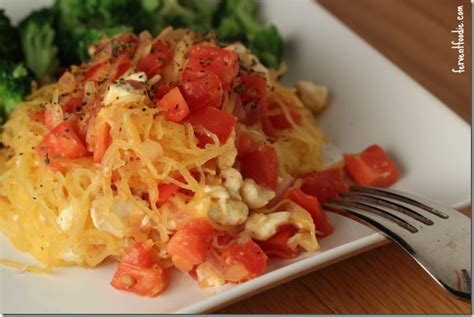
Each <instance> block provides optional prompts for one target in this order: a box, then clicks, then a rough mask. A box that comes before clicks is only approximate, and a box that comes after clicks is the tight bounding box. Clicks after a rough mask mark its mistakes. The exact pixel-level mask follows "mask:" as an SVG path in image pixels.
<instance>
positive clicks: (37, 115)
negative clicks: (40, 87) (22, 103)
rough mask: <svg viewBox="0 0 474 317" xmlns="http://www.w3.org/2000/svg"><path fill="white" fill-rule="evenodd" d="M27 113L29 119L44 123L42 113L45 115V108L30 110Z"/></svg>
mask: <svg viewBox="0 0 474 317" xmlns="http://www.w3.org/2000/svg"><path fill="white" fill-rule="evenodd" d="M28 115H29V117H30V119H31V120H33V121H36V122H43V123H44V115H45V110H44V109H42V110H36V111H35V110H30V112H28Z"/></svg>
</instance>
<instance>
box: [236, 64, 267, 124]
mask: <svg viewBox="0 0 474 317" xmlns="http://www.w3.org/2000/svg"><path fill="white" fill-rule="evenodd" d="M240 85H241V86H239V85H238V86H236V87H235V88H234V91H235V92H237V93H238V94H239V95H240V100H241V101H242V106H243V107H244V110H245V118H244V119H243V120H242V122H243V123H244V124H248V125H252V124H254V123H256V122H257V121H258V119H259V117H260V115H259V113H260V111H262V110H261V109H266V99H267V80H266V79H265V78H264V77H262V76H260V75H258V74H257V73H255V72H241V73H240Z"/></svg>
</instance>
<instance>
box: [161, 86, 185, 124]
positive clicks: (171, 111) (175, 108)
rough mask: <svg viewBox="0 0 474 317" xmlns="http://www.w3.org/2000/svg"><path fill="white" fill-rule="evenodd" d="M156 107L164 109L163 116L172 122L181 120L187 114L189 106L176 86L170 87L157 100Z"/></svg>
mask: <svg viewBox="0 0 474 317" xmlns="http://www.w3.org/2000/svg"><path fill="white" fill-rule="evenodd" d="M158 107H160V108H161V109H163V110H164V111H165V118H166V119H167V120H170V121H173V122H181V121H183V120H184V118H186V116H187V115H188V114H189V107H188V104H187V103H186V100H184V97H183V95H182V94H181V92H180V91H179V88H178V87H174V88H173V89H171V90H170V91H169V92H168V93H167V94H166V95H164V96H163V98H161V100H160V101H159V102H158Z"/></svg>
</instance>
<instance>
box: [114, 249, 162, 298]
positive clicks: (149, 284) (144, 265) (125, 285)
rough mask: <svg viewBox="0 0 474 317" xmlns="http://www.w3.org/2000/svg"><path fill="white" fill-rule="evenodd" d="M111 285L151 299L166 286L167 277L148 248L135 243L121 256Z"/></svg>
mask: <svg viewBox="0 0 474 317" xmlns="http://www.w3.org/2000/svg"><path fill="white" fill-rule="evenodd" d="M111 284H112V286H113V287H115V288H116V289H120V290H126V291H130V292H134V293H136V294H138V295H141V296H150V297H151V296H156V295H157V294H159V293H160V292H162V291H163V290H164V289H165V288H166V286H168V277H167V275H166V274H165V271H164V270H163V269H162V268H161V267H160V266H159V265H158V264H156V263H155V262H154V261H153V257H152V254H151V250H150V248H148V247H146V246H145V244H144V243H137V244H135V245H134V246H133V247H132V248H130V249H129V250H128V251H127V252H126V253H125V254H124V255H123V256H122V260H121V261H120V264H119V266H118V268H117V271H116V272H115V275H114V277H113V279H112V282H111Z"/></svg>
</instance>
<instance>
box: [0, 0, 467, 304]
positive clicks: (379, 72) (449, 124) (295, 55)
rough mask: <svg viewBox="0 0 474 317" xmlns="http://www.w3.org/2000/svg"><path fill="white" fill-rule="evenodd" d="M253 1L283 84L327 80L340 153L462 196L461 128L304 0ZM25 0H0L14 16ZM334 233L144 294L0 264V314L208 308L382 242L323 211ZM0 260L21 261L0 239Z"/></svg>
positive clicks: (417, 186) (417, 184) (462, 201)
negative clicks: (226, 272)
mask: <svg viewBox="0 0 474 317" xmlns="http://www.w3.org/2000/svg"><path fill="white" fill-rule="evenodd" d="M269 2H270V0H268V1H263V7H264V8H263V9H264V13H265V16H266V18H267V19H268V20H269V21H272V22H273V23H275V24H277V25H278V27H279V28H280V30H281V31H282V33H283V35H284V37H285V38H286V39H287V41H288V43H289V45H288V51H289V54H288V57H289V66H290V67H289V73H288V75H287V76H286V78H285V81H286V82H288V83H290V82H293V81H294V80H296V79H299V78H304V79H311V80H314V81H316V82H320V83H325V84H327V85H328V86H329V87H330V91H331V94H332V103H331V107H330V109H328V111H326V112H325V113H324V115H323V117H322V118H320V120H319V125H320V127H321V128H322V129H323V130H324V131H325V132H327V134H328V135H329V136H331V137H332V139H333V140H334V142H335V143H336V144H338V145H339V146H340V147H341V148H342V149H344V150H345V151H359V150H361V149H362V148H364V147H366V146H367V145H369V144H371V143H378V144H380V145H381V146H383V147H384V148H386V149H388V151H389V152H390V154H391V155H392V156H393V157H394V158H395V160H396V161H397V162H398V163H399V165H400V167H401V169H402V179H401V180H400V182H399V183H397V186H396V187H397V188H399V189H402V190H405V191H409V192H413V193H417V194H420V195H422V196H425V197H427V198H431V199H434V200H436V201H438V202H440V203H443V204H446V205H451V206H456V207H462V206H466V205H467V204H469V203H470V192H469V188H470V175H471V173H470V127H469V125H468V124H466V123H465V122H464V121H462V120H461V119H460V118H459V117H457V116H456V115H455V114H454V113H453V112H452V111H451V110H449V109H448V108H447V107H446V106H445V105H444V104H442V103H441V102H440V101H439V100H438V99H436V98H435V97H433V96H432V95H431V94H430V93H429V92H427V91H426V90H425V89H424V88H422V87H421V86H420V85H419V84H417V83H416V82H415V81H413V80H412V79H411V78H410V77H408V76H407V75H406V74H404V73H403V72H402V71H400V70H399V69H398V68H397V67H395V66H394V65H393V64H392V63H390V62H389V61H388V60H387V59H386V58H384V57H383V56H382V55H380V54H379V53H378V52H377V51H375V50H374V49H373V48H371V47H370V46H369V45H367V44H366V43H365V42H364V41H363V40H361V39H360V38H359V37H358V36H356V35H355V34H353V33H352V32H351V31H350V30H348V29H347V28H346V27H345V26H343V25H342V24H341V23H340V22H339V21H337V20H336V19H335V18H334V17H332V16H331V15H330V14H329V13H327V12H326V11H325V10H324V9H323V8H321V7H320V6H319V5H317V4H316V3H315V2H314V1H312V0H299V1H289V0H271V5H269ZM40 4H41V2H40V1H37V2H33V1H20V2H18V1H15V2H14V1H8V2H5V1H2V2H1V6H2V7H6V8H7V12H9V13H10V14H12V15H14V16H15V18H16V19H18V18H20V17H21V16H23V15H24V14H25V13H27V12H28V11H29V10H30V9H31V7H32V6H33V5H34V6H38V5H40ZM331 218H332V220H333V221H334V226H335V233H334V234H333V235H332V236H330V237H329V238H327V239H324V240H323V241H321V246H322V248H321V251H320V252H316V253H312V254H303V255H302V256H301V257H299V258H298V259H295V260H292V261H271V262H270V264H269V268H268V272H267V273H265V274H264V275H263V276H260V277H258V278H256V279H254V280H252V281H249V282H247V283H244V284H241V285H237V286H225V287H223V288H221V289H214V290H201V289H199V288H198V287H197V286H196V284H195V283H194V281H192V280H191V278H189V277H186V276H184V275H182V274H180V273H178V272H173V274H172V276H171V284H170V287H169V288H168V289H167V290H166V292H165V293H163V294H162V295H161V296H159V297H158V298H156V299H145V298H140V297H137V296H134V295H132V294H129V293H125V292H118V291H115V290H114V289H112V288H111V287H110V286H109V282H110V278H111V276H112V274H113V271H114V268H115V266H114V265H106V266H103V267H101V268H98V269H95V270H86V269H80V268H72V269H62V270H57V271H55V272H54V273H53V274H50V275H32V274H26V273H16V272H13V271H11V270H9V269H6V268H3V267H2V268H1V269H0V270H1V271H0V272H1V275H0V277H1V281H0V285H1V301H0V304H1V309H0V310H1V311H3V312H10V313H33V312H37V313H89V312H94V313H163V312H181V313H196V312H203V311H208V310H212V309H215V308H217V307H220V306H222V305H225V304H226V303H229V302H231V301H235V300H238V299H240V298H242V297H244V296H247V295H249V294H251V293H255V292H258V291H261V290H263V289H265V288H268V287H270V286H272V285H275V284H277V283H281V282H282V281H286V280H288V279H291V278H293V277H295V276H296V275H300V274H303V273H304V272H308V271H310V270H315V269H317V268H318V267H321V266H323V265H325V263H328V262H330V261H334V260H336V259H338V258H341V257H344V256H347V255H349V254H353V253H354V252H356V251H358V250H361V249H363V248H365V247H369V246H371V245H374V244H376V243H378V242H380V241H382V240H383V238H382V236H381V235H379V234H377V233H375V232H374V231H372V230H370V229H367V228H366V227H364V226H362V225H360V224H358V223H356V222H352V221H350V220H347V219H346V218H342V217H339V216H337V215H336V216H332V217H331ZM0 257H1V258H10V259H25V258H26V259H30V260H31V258H29V257H26V256H24V255H20V254H18V253H17V252H16V251H14V249H13V248H12V247H11V246H10V244H9V243H8V242H7V241H6V239H4V238H2V241H1V255H0Z"/></svg>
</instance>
